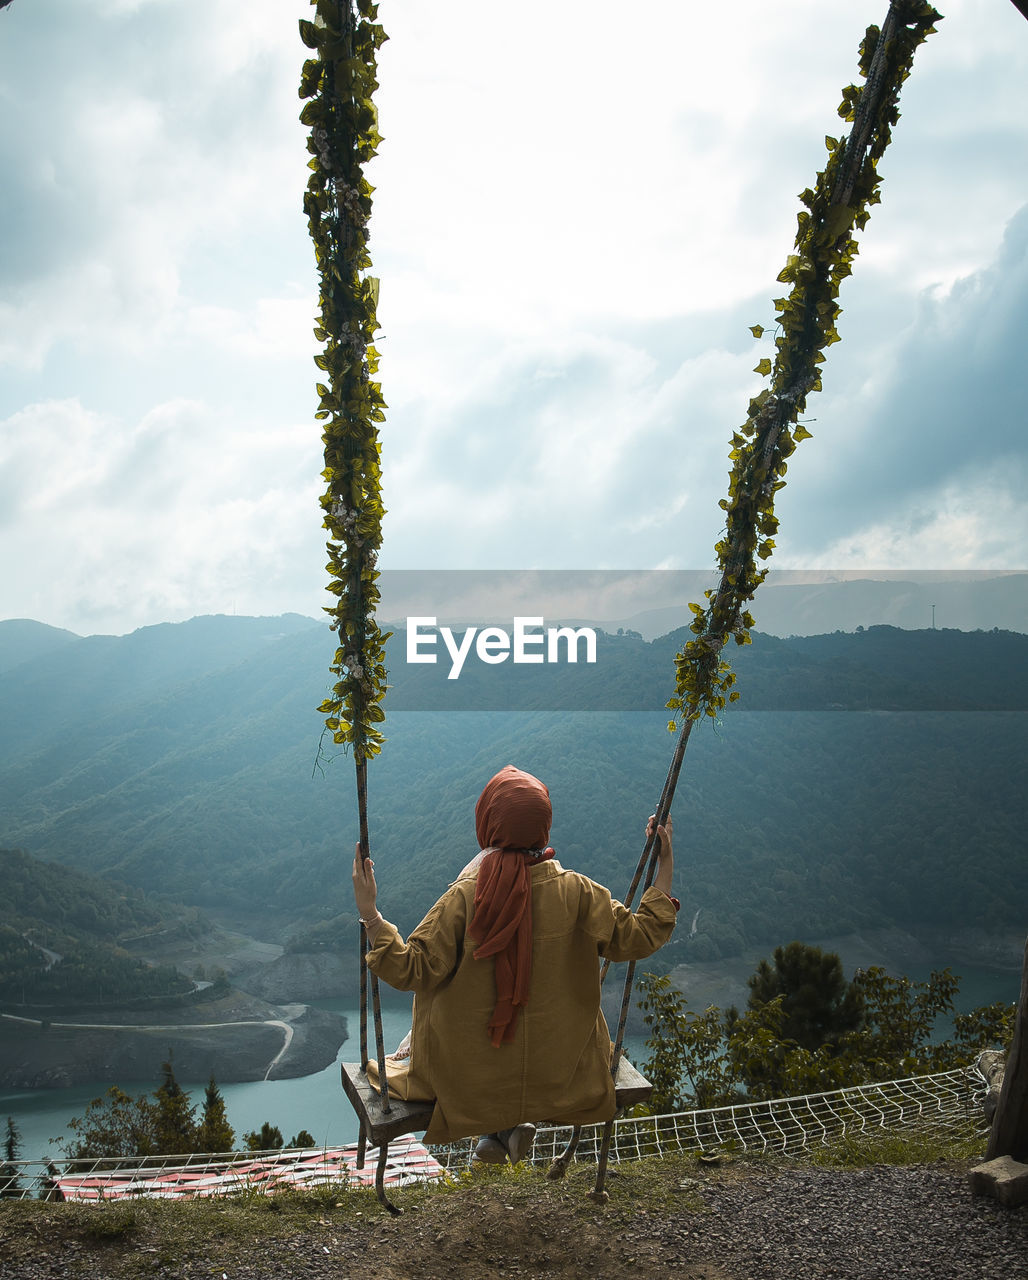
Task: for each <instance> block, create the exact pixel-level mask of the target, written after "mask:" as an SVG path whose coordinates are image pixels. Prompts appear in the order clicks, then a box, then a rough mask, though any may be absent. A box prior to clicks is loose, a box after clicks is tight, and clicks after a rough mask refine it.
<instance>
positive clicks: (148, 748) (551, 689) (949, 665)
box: [0, 616, 1028, 959]
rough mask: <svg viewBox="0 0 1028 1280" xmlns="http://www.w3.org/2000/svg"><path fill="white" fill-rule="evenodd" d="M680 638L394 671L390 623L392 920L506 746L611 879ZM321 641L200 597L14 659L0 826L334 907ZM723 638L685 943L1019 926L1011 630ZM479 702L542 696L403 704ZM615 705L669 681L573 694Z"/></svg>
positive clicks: (660, 724) (125, 871)
mask: <svg viewBox="0 0 1028 1280" xmlns="http://www.w3.org/2000/svg"><path fill="white" fill-rule="evenodd" d="M8 625H9V624H0V669H2V668H3V665H4V662H3V645H4V628H5V627H6V626H8ZM152 633H156V634H152ZM680 642H681V636H671V637H665V638H663V639H662V640H660V641H654V642H653V643H652V644H647V643H646V642H644V641H642V640H641V639H639V638H637V637H633V636H621V637H617V636H615V637H600V652H599V653H598V655H597V658H598V660H597V663H596V666H595V668H592V669H589V668H583V667H581V666H579V667H577V668H572V667H567V666H551V667H536V668H524V667H521V668H518V667H514V666H512V665H511V664H509V663H508V664H505V665H501V666H493V667H486V666H485V665H484V664H477V666H472V665H470V664H469V665H468V667H467V668H466V676H467V682H466V683H465V673H462V676H461V679H460V680H459V681H449V682H448V681H447V680H446V670H447V668H446V663H445V661H443V662H441V663H440V664H439V665H437V667H435V668H432V667H421V668H419V670H418V672H417V673H412V670H411V669H410V668H407V669H406V670H405V669H404V665H405V664H404V662H403V649H402V643H403V637H402V636H398V637H396V638H395V639H394V641H392V642H390V644H391V657H390V671H391V677H392V679H393V682H394V684H395V686H396V687H395V688H394V690H393V691H391V693H390V695H389V699H388V700H387V703H386V710H387V721H386V725H385V729H386V733H387V736H388V739H389V740H388V742H387V744H386V747H385V750H384V752H383V754H382V756H381V757H380V758H378V759H376V760H375V761H374V762H373V764H372V766H371V771H370V804H371V823H372V845H373V852H374V854H375V857H376V862H377V864H378V869H379V879H380V884H381V894H382V906H383V910H384V911H385V912H386V914H387V915H389V916H390V918H392V919H395V920H396V921H397V923H399V924H400V925H401V927H404V928H406V927H409V926H410V925H411V924H412V923H414V922H415V920H416V919H417V918H418V917H419V916H420V914H421V913H422V911H423V909H424V907H425V905H426V904H427V903H428V902H430V901H431V900H432V899H433V898H434V897H435V895H436V894H437V893H438V891H439V890H440V888H441V887H442V886H443V885H444V884H445V883H446V882H447V881H448V880H449V879H450V878H451V877H452V876H453V875H454V874H455V873H456V871H457V870H459V868H460V867H461V866H462V865H463V863H464V862H465V861H466V860H467V858H468V857H470V856H471V854H472V853H473V852H474V851H475V847H476V845H475V840H474V821H473V807H474V802H475V799H476V798H477V796H478V793H479V791H480V789H481V787H482V785H483V783H484V782H485V781H486V779H487V778H488V777H489V776H490V775H491V774H492V773H493V772H494V771H495V770H496V769H497V768H499V767H500V766H501V765H503V764H506V763H508V762H511V761H513V762H515V763H517V764H519V765H521V766H522V767H524V768H526V769H530V770H531V771H532V772H534V773H537V774H538V775H539V776H540V777H542V778H544V779H545V780H546V781H547V783H548V784H549V786H550V788H551V792H552V795H553V801H554V814H555V822H554V828H553V832H552V836H551V842H552V843H553V844H554V846H555V847H556V849H557V852H558V857H560V858H561V859H562V861H564V863H565V864H566V865H570V866H574V867H576V868H579V869H581V870H584V871H586V872H588V873H589V874H591V875H593V876H595V877H596V878H598V879H601V880H604V881H605V882H607V883H609V884H611V885H612V887H613V888H614V889H615V891H616V892H621V891H623V889H624V888H625V887H626V886H627V882H628V879H629V878H630V875H631V871H632V870H633V869H634V865H635V861H636V858H637V856H638V851H639V848H640V845H641V832H642V827H643V825H644V822H645V819H646V816H647V815H648V814H649V813H650V812H651V811H652V809H653V806H654V803H655V801H656V798H657V795H658V794H659V791H660V786H661V784H662V782H663V778H664V774H665V772H666V769H667V764H668V760H669V758H670V754H671V751H672V746H673V743H672V739H671V737H670V735H669V734H668V733H667V731H666V729H665V727H664V726H665V721H666V713H664V712H662V711H661V710H660V708H661V706H662V703H663V701H664V699H665V698H666V696H667V694H668V693H669V691H670V685H671V677H672V673H671V661H670V656H671V654H672V653H673V652H674V650H675V648H676V647H677V646H678V644H680ZM332 645H333V638H332V637H331V635H330V634H329V633H328V632H327V630H326V629H325V628H324V627H323V626H320V625H318V624H315V623H313V622H310V621H309V620H307V619H301V618H297V617H295V616H293V617H288V618H284V619H239V618H205V619H196V620H194V621H193V622H191V623H186V624H181V625H179V626H174V627H172V626H169V627H165V628H147V629H145V630H144V631H142V632H137V633H134V635H132V636H126V637H106V638H104V637H92V638H91V639H89V640H79V641H74V642H68V643H65V644H63V645H61V646H60V647H59V648H58V649H56V650H55V651H53V652H52V653H49V654H47V653H41V654H40V655H39V656H38V657H35V658H32V659H28V660H22V661H20V662H19V663H18V664H17V665H14V666H13V668H12V669H10V670H9V671H8V673H7V675H5V676H4V677H3V678H0V844H4V845H8V846H11V847H20V848H23V849H25V850H27V851H29V852H31V853H34V854H36V855H37V856H40V857H45V858H47V859H51V860H54V861H58V862H61V863H63V864H67V865H69V866H74V867H88V868H89V869H90V870H91V871H93V872H97V873H103V874H111V875H115V876H117V877H119V878H120V879H122V880H125V881H127V882H129V883H131V884H134V885H138V886H141V887H143V888H146V889H152V890H158V891H160V892H163V893H168V894H171V895H173V896H175V897H177V898H180V899H182V900H183V901H186V902H188V903H192V904H196V905H198V906H200V907H201V908H204V909H208V910H212V911H217V912H220V913H221V914H222V915H223V916H232V917H234V918H236V919H242V918H245V919H246V920H247V921H248V922H249V923H251V924H253V923H254V922H255V921H260V922H261V925H262V927H263V928H264V929H265V930H266V931H267V933H268V934H269V935H270V934H272V933H274V932H276V931H281V930H284V929H286V928H288V927H290V926H297V925H300V924H303V925H311V924H313V923H315V922H317V921H318V920H321V919H329V918H331V917H332V916H334V915H336V914H338V913H344V912H348V911H349V910H350V909H351V906H352V903H351V897H350V889H349V870H348V865H349V861H350V859H351V858H352V850H353V841H354V839H355V838H356V819H355V804H354V783H353V769H352V764H351V762H350V761H349V759H347V758H344V757H342V756H341V755H340V754H339V752H338V750H337V749H334V748H332V747H331V744H329V745H328V748H327V750H326V752H325V754H324V755H322V756H320V757H319V741H320V738H321V722H320V718H319V716H318V714H317V712H316V710H315V708H316V706H317V704H318V702H319V701H320V700H321V698H322V697H323V696H324V695H325V690H326V686H327V685H328V681H329V677H328V674H327V662H328V660H329V659H330V657H331V651H332ZM398 646H401V647H398ZM733 650H734V646H733ZM441 652H442V650H441ZM442 657H443V659H445V653H444V652H442ZM731 657H732V659H733V663H734V665H735V666H736V669H737V670H738V673H739V686H738V687H739V688H740V690H741V691H742V694H743V700H742V702H740V703H739V704H738V705H737V706H736V707H733V708H731V710H730V711H729V712H728V713H726V715H725V717H724V722H723V724H722V725H721V726H719V727H717V728H715V727H714V726H712V725H702V726H698V727H697V730H696V731H695V732H694V734H693V741H692V742H691V744H690V747H689V752H688V755H687V757H686V765H685V770H684V772H683V776H682V781H681V783H680V785H679V791H678V799H677V801H676V805H675V817H676V837H677V850H678V854H679V867H680V870H679V873H678V879H679V883H680V885H681V897H682V899H683V925H685V924H687V923H688V922H690V921H691V919H692V916H693V914H694V913H695V912H696V911H697V910H698V911H699V912H700V915H699V919H698V921H697V922H696V932H695V934H694V935H693V936H692V937H689V936H688V935H689V930H688V928H684V927H680V929H679V938H678V941H677V942H676V943H675V947H676V948H677V949H679V950H680V951H681V952H682V957H680V958H684V956H685V955H686V954H687V955H688V956H689V957H690V958H694V959H710V958H716V957H717V956H719V955H729V954H732V953H734V952H737V951H739V950H740V949H742V948H743V947H744V946H746V945H754V944H758V945H769V944H776V943H779V942H781V941H783V939H784V940H788V939H789V938H791V937H794V936H795V937H807V938H809V937H819V936H827V935H830V934H839V933H844V932H847V931H849V930H852V929H855V928H866V927H870V926H872V925H881V924H891V923H895V924H900V925H902V926H904V927H906V928H908V929H910V930H911V931H913V932H916V931H917V929H918V928H920V927H928V926H940V927H950V926H952V925H955V924H973V925H983V924H986V923H988V924H989V925H990V926H995V927H1014V928H1018V927H1023V903H1024V902H1025V901H1026V900H1028V867H1026V865H1025V862H1026V860H1025V859H1024V857H1023V839H1024V837H1023V832H1024V829H1025V817H1026V814H1025V799H1024V796H1025V787H1024V783H1023V764H1022V762H1023V760H1024V757H1025V745H1026V744H1025V723H1026V720H1025V716H1024V715H1023V710H1024V709H1025V707H1026V703H1028V681H1026V672H1028V661H1026V659H1028V638H1026V637H1025V636H1022V635H1018V634H1016V633H1009V632H978V633H961V632H954V631H922V632H900V631H897V630H895V629H894V628H891V627H880V628H879V627H873V628H869V629H867V630H865V631H863V632H861V633H857V634H845V633H836V634H835V635H827V636H818V637H805V638H802V639H790V640H776V639H773V638H771V637H763V636H758V637H756V640H755V643H754V644H753V645H752V646H749V647H747V648H745V649H739V650H735V651H734V652H733V653H732V654H731ZM583 673H584V676H585V677H586V680H585V682H584V683H582V682H581V680H582V677H583ZM413 674H418V675H420V676H421V680H420V682H415V681H414V678H413ZM533 677H534V678H533ZM487 680H488V682H489V683H486V681H487ZM547 682H548V683H547ZM476 700H477V703H476ZM562 701H563V704H564V705H566V706H570V707H571V708H575V709H572V710H566V711H557V710H553V709H552V708H554V707H559V706H560V705H561V704H562ZM483 702H485V704H486V705H490V704H492V705H499V706H510V705H514V706H524V707H530V708H535V709H533V710H530V711H501V710H497V711H483V710H420V711H419V710H406V711H402V710H399V709H398V708H399V707H402V706H408V707H410V706H414V707H417V706H418V705H421V706H428V707H431V706H433V705H435V706H439V705H443V706H461V705H464V706H467V705H468V704H469V703H470V705H472V706H474V705H476V704H477V705H482V703H483ZM619 704H620V705H621V706H626V705H627V706H628V707H639V706H645V707H653V708H656V709H655V710H653V711H637V710H636V711H633V710H609V711H608V710H587V709H583V708H588V707H600V708H603V707H609V706H612V705H614V706H617V705H619ZM843 708H849V709H848V710H843ZM979 708H984V709H979ZM1018 851H1021V856H1017V852H1018Z"/></svg>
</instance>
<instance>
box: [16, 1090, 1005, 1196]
mask: <svg viewBox="0 0 1028 1280" xmlns="http://www.w3.org/2000/svg"><path fill="white" fill-rule="evenodd" d="M987 1091H988V1086H987V1083H986V1080H985V1078H984V1076H983V1075H982V1074H981V1072H980V1071H979V1070H978V1069H977V1068H976V1067H975V1066H971V1067H966V1068H958V1069H956V1070H953V1071H945V1072H939V1073H936V1074H933V1075H923V1076H913V1077H911V1078H909V1079H906V1080H888V1081H885V1082H883V1083H879V1084H862V1085H854V1086H851V1087H849V1088H846V1089H837V1090H834V1091H832V1092H829V1093H814V1094H807V1095H805V1096H803V1097H797V1098H774V1099H771V1100H770V1101H765V1102H742V1103H737V1104H735V1105H733V1106H725V1107H716V1108H713V1109H710V1110H704V1111H678V1112H674V1113H671V1114H668V1115H650V1116H628V1117H625V1118H624V1119H621V1120H616V1121H615V1122H614V1132H613V1141H612V1144H611V1152H610V1158H611V1159H612V1160H614V1161H617V1162H626V1161H631V1160H642V1159H647V1158H653V1157H658V1158H659V1157H662V1156H668V1155H676V1154H681V1153H689V1152H699V1153H702V1152H715V1151H737V1152H752V1153H767V1154H774V1155H783V1156H802V1155H803V1154H804V1153H805V1152H811V1151H813V1150H815V1149H816V1148H818V1147H826V1146H830V1145H831V1144H832V1143H834V1142H838V1141H839V1140H840V1139H843V1138H846V1137H852V1136H854V1135H857V1134H868V1133H871V1132H874V1131H889V1132H893V1131H907V1132H917V1133H919V1134H930V1135H933V1136H936V1137H940V1138H944V1137H947V1136H952V1137H966V1136H970V1135H973V1134H975V1133H980V1134H982V1135H983V1136H984V1135H985V1134H986V1133H987V1131H988V1126H987V1123H986V1121H985V1118H984V1114H983V1110H982V1103H983V1101H984V1098H985V1095H986V1093H987ZM570 1134H571V1130H570V1128H564V1127H545V1128H540V1129H539V1130H538V1132H537V1134H536V1140H535V1147H534V1149H533V1151H532V1156H531V1159H532V1162H533V1163H534V1164H538V1165H545V1164H548V1163H549V1162H550V1161H551V1160H553V1159H555V1158H556V1157H557V1156H558V1155H559V1154H560V1153H561V1151H563V1149H564V1147H565V1146H566V1145H567V1141H568V1138H569V1136H570ZM602 1137H603V1125H602V1124H597V1125H590V1126H587V1127H586V1128H584V1129H583V1130H582V1136H581V1140H580V1142H579V1146H578V1150H577V1152H576V1156H575V1158H576V1160H578V1161H579V1162H583V1163H587V1162H595V1160H596V1159H597V1157H598V1154H599V1149H600V1142H601V1140H602ZM473 1148H474V1143H473V1142H472V1141H471V1140H466V1141H463V1142H457V1143H453V1144H452V1145H450V1146H445V1147H432V1148H427V1147H425V1146H423V1145H422V1144H421V1143H420V1142H417V1141H416V1140H414V1139H411V1138H398V1139H394V1141H393V1142H392V1143H390V1147H389V1151H390V1160H389V1164H388V1166H387V1172H386V1183H387V1185H392V1186H402V1185H405V1184H407V1183H410V1182H414V1181H424V1180H431V1179H435V1178H441V1177H444V1176H445V1175H446V1174H447V1173H457V1172H459V1171H461V1170H463V1169H466V1168H467V1167H468V1164H469V1163H470V1159H471V1153H472V1151H473ZM374 1163H375V1162H374V1161H373V1160H370V1159H369V1161H368V1164H367V1167H366V1168H365V1169H364V1170H358V1169H357V1167H356V1145H352V1146H347V1147H333V1148H328V1149H324V1150H322V1149H318V1150H315V1151H310V1150H305V1151H270V1152H252V1151H251V1152H242V1153H241V1152H234V1153H228V1154H225V1155H219V1156H210V1155H195V1156H158V1157H153V1156H151V1157H141V1158H138V1159H123V1160H112V1159H111V1158H110V1157H108V1158H106V1159H102V1160H95V1159H91V1160H71V1159H63V1160H19V1161H9V1162H5V1163H4V1164H3V1165H2V1167H0V1196H2V1197H4V1198H12V1197H13V1198H21V1199H43V1200H94V1201H104V1200H111V1199H123V1198H126V1197H129V1196H151V1197H160V1198H163V1199H186V1198H189V1197H191V1196H210V1195H228V1194H232V1193H239V1192H247V1191H249V1192H254V1191H259V1192H266V1193H271V1192H275V1191H280V1190H286V1189H298V1188H314V1187H318V1186H326V1185H331V1186H336V1187H338V1186H340V1185H341V1184H342V1185H348V1186H360V1185H370V1183H371V1182H373V1180H374ZM115 1166H116V1167H115Z"/></svg>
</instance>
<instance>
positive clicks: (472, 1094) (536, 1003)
mask: <svg viewBox="0 0 1028 1280" xmlns="http://www.w3.org/2000/svg"><path fill="white" fill-rule="evenodd" d="M475 880H476V877H475V876H474V875H468V876H465V877H463V878H462V879H460V880H458V881H457V882H456V884H453V885H451V887H450V888H449V890H448V891H447V892H446V893H444V894H443V896H442V897H441V898H440V899H439V901H438V902H437V903H436V904H435V906H434V907H433V908H432V910H431V911H430V912H429V913H428V915H427V916H425V918H424V920H422V922H421V924H419V925H418V927H417V928H416V929H415V930H414V932H413V933H412V934H411V935H410V937H409V938H408V940H407V942H406V943H404V941H403V939H402V938H401V937H400V935H399V933H398V932H397V930H396V929H395V927H394V926H393V925H391V924H389V923H388V922H383V924H382V926H381V927H380V929H379V932H378V934H377V935H376V937H375V943H374V946H373V947H372V948H371V949H370V950H369V952H368V965H369V967H370V968H371V970H372V971H373V972H374V973H376V974H377V975H378V977H379V978H380V979H382V981H383V982H387V983H388V984H389V985H390V986H391V987H396V988H397V989H398V990H400V991H413V992H414V995H415V999H414V1025H413V1028H412V1033H411V1056H410V1059H409V1060H408V1061H404V1062H400V1063H397V1062H394V1061H393V1060H391V1059H387V1065H386V1075H387V1078H388V1079H389V1083H390V1091H391V1092H393V1093H394V1095H395V1096H398V1097H403V1098H408V1099H412V1100H413V1099H432V1098H434V1099H435V1104H436V1105H435V1110H434V1111H433V1113H432V1121H431V1123H430V1125H429V1127H428V1131H427V1132H426V1134H425V1141H426V1142H431V1143H445V1142H453V1141H456V1140H457V1139H458V1138H464V1137H468V1136H469V1135H472V1134H479V1133H490V1132H494V1131H495V1130H498V1129H509V1128H511V1127H512V1126H514V1125H516V1124H521V1123H523V1122H524V1121H531V1122H533V1123H536V1124H539V1123H553V1124H593V1123H596V1122H598V1121H602V1120H609V1119H610V1118H611V1116H613V1114H614V1110H615V1106H614V1085H613V1082H612V1080H611V1076H610V1049H611V1045H610V1034H609V1032H608V1030H607V1024H606V1021H605V1020H604V1017H603V1014H602V1012H601V1011H600V980H599V960H600V958H601V957H608V958H609V959H611V960H642V959H644V958H645V957H646V956H649V955H652V954H653V952H654V951H656V950H657V949H658V948H659V947H661V946H662V945H663V944H664V943H665V942H666V941H667V940H668V938H669V937H670V936H671V932H672V930H673V929H674V925H675V905H674V903H673V902H672V901H671V899H670V898H669V897H668V896H667V895H666V894H664V893H661V892H660V890H658V889H647V891H646V892H645V893H644V894H643V896H642V900H641V902H640V903H639V907H638V910H637V911H636V912H635V913H633V912H631V911H630V910H629V909H628V908H627V907H624V906H622V904H621V903H620V902H617V901H615V900H614V899H613V898H612V897H611V896H610V893H609V892H608V890H607V889H605V888H604V887H603V886H602V885H600V884H596V883H595V881H593V880H590V879H588V878H587V877H586V876H583V875H578V874H577V873H576V872H574V871H565V870H564V868H563V867H562V866H561V865H560V863H559V862H557V861H556V860H554V859H550V860H549V861H547V862H541V863H538V864H537V865H535V866H533V867H532V985H531V991H530V994H529V999H528V1004H527V1005H526V1006H525V1008H523V1009H522V1010H521V1013H520V1014H519V1016H518V1021H517V1029H516V1033H515V1038H514V1040H513V1041H512V1042H511V1043H510V1044H504V1045H501V1046H500V1047H499V1048H494V1047H493V1045H492V1043H491V1041H490V1038H489V1033H488V1031H487V1025H488V1022H489V1018H490V1015H491V1014H492V1011H493V1005H494V1003H495V999H496V987H495V983H494V979H493V960H492V959H491V958H489V959H485V960H476V959H475V958H474V955H473V946H474V944H473V943H472V942H471V939H470V938H468V937H467V926H468V923H469V921H470V920H471V916H472V913H473V907H474V900H475ZM369 1065H370V1064H369ZM371 1074H372V1075H373V1077H374V1078H376V1079H377V1071H375V1070H372V1073H371Z"/></svg>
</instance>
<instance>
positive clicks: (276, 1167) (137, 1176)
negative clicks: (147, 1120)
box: [55, 1138, 445, 1200]
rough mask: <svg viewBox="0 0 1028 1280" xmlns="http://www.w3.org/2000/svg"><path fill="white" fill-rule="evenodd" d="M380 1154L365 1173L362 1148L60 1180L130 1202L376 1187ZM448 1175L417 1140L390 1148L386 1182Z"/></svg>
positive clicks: (85, 1195) (71, 1190)
mask: <svg viewBox="0 0 1028 1280" xmlns="http://www.w3.org/2000/svg"><path fill="white" fill-rule="evenodd" d="M377 1164H378V1152H377V1150H369V1151H368V1153H367V1158H366V1162H365V1165H364V1168H363V1169H358V1168H357V1145H356V1143H354V1144H353V1145H352V1146H348V1147H330V1148H327V1149H325V1150H319V1151H287V1152H283V1153H282V1154H281V1155H261V1156H260V1157H257V1158H249V1157H246V1156H241V1157H240V1158H239V1160H238V1161H219V1162H211V1163H204V1164H196V1163H193V1164H179V1165H172V1164H166V1165H163V1166H161V1167H159V1168H155V1167H154V1166H153V1165H150V1166H149V1167H141V1168H135V1169H105V1170H103V1171H100V1172H95V1173H88V1174H81V1175H71V1174H66V1175H62V1176H61V1177H59V1178H57V1179H55V1182H56V1185H57V1186H58V1187H59V1188H60V1190H61V1193H62V1194H63V1196H64V1198H65V1200H124V1199H126V1198H129V1197H133V1196H156V1197H158V1198H160V1199H163V1200H187V1199H189V1198H190V1197H192V1196H221V1195H229V1194H231V1193H232V1192H233V1191H250V1190H261V1191H267V1192H274V1191H283V1190H287V1189H289V1188H293V1187H318V1186H324V1185H326V1184H327V1183H333V1182H339V1183H346V1184H348V1185H350V1186H362V1187H363V1186H374V1183H375V1169H376V1166H377ZM444 1173H445V1170H444V1169H443V1167H442V1165H441V1164H439V1162H438V1161H437V1160H436V1159H435V1158H434V1157H433V1156H432V1155H430V1154H429V1151H428V1148H427V1147H425V1146H424V1145H423V1144H422V1143H420V1142H417V1141H415V1140H414V1139H413V1138H396V1139H395V1140H394V1141H393V1142H391V1143H390V1144H389V1158H388V1160H387V1162H386V1168H385V1183H386V1186H390V1187H402V1186H406V1185H407V1184H409V1183H412V1182H426V1181H432V1180H433V1179H436V1178H441V1177H442V1176H443V1175H444Z"/></svg>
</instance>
